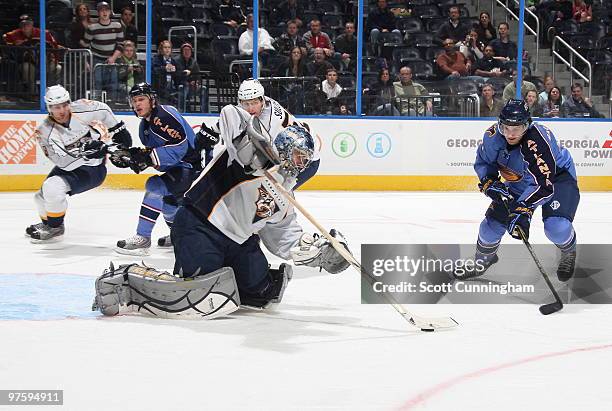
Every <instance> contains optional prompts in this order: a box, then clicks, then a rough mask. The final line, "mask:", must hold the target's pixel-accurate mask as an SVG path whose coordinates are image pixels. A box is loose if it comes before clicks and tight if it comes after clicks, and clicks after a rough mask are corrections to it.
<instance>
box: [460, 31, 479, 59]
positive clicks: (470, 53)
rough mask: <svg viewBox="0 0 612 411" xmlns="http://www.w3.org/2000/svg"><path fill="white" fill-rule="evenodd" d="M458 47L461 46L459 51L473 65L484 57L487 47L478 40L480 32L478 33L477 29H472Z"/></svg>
mask: <svg viewBox="0 0 612 411" xmlns="http://www.w3.org/2000/svg"><path fill="white" fill-rule="evenodd" d="M457 45H458V46H459V51H461V53H463V55H464V56H465V57H466V58H467V59H468V60H470V61H471V62H472V64H473V63H475V62H477V61H478V60H480V59H481V58H483V57H484V48H485V45H484V43H483V42H482V41H480V40H479V39H478V31H476V29H470V31H469V33H468V35H467V36H466V37H465V39H464V40H463V41H462V42H461V43H458V44H457Z"/></svg>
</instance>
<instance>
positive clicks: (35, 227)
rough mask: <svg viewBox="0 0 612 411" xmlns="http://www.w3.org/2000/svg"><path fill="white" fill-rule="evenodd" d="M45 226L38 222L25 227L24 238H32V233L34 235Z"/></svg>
mask: <svg viewBox="0 0 612 411" xmlns="http://www.w3.org/2000/svg"><path fill="white" fill-rule="evenodd" d="M45 225H46V224H45V223H43V222H40V223H38V224H32V225H31V226H29V227H26V229H25V236H26V237H28V238H30V237H32V233H34V232H35V231H38V230H40V229H41V228H42V227H44V226H45Z"/></svg>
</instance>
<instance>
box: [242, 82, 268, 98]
mask: <svg viewBox="0 0 612 411" xmlns="http://www.w3.org/2000/svg"><path fill="white" fill-rule="evenodd" d="M265 95H266V92H265V91H264V88H263V86H262V85H261V83H260V82H259V80H255V79H248V80H244V81H243V82H242V83H241V84H240V88H238V101H239V102H240V101H243V100H253V99H255V98H260V97H261V98H263V97H264V96H265Z"/></svg>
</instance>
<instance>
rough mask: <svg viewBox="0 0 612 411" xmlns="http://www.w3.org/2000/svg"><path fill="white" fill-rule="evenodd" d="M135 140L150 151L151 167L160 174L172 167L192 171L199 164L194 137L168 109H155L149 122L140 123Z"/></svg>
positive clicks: (188, 128) (181, 119)
mask: <svg viewBox="0 0 612 411" xmlns="http://www.w3.org/2000/svg"><path fill="white" fill-rule="evenodd" d="M139 137H140V141H141V142H142V144H143V145H144V146H145V147H150V148H153V151H152V152H151V158H152V159H153V166H154V167H155V168H156V169H158V170H160V171H166V170H167V169H169V168H172V167H176V166H181V167H186V168H192V167H193V165H194V164H198V163H200V153H197V152H196V150H195V133H194V132H193V129H192V128H191V126H190V125H189V123H187V120H185V119H184V118H183V117H182V116H181V115H180V114H179V112H178V111H177V110H176V109H175V108H174V107H172V106H164V105H157V106H156V107H155V108H154V109H153V112H152V113H151V117H150V120H148V121H147V120H146V119H142V121H141V122H140V129H139Z"/></svg>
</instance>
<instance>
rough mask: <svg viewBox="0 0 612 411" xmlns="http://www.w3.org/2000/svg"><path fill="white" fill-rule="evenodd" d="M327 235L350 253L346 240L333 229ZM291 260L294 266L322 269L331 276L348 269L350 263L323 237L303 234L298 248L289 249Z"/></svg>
mask: <svg viewBox="0 0 612 411" xmlns="http://www.w3.org/2000/svg"><path fill="white" fill-rule="evenodd" d="M329 234H331V236H332V237H334V238H336V239H337V240H338V241H339V242H340V243H341V244H342V246H344V248H346V250H347V251H348V252H349V253H350V250H349V249H348V246H347V243H346V239H345V238H344V237H343V236H342V234H341V233H340V232H338V231H336V230H334V229H332V230H330V232H329ZM291 258H292V259H293V262H294V263H295V265H305V266H307V267H317V268H322V269H323V270H325V271H327V272H328V273H331V274H337V273H339V272H342V271H344V270H346V269H347V268H348V266H349V265H350V263H349V262H348V261H346V260H345V259H344V257H342V256H341V255H340V254H339V253H338V252H337V251H336V250H335V249H334V247H333V246H332V245H331V243H330V242H329V241H328V240H327V239H326V238H325V237H319V235H318V234H314V235H312V236H311V235H310V234H303V235H302V238H301V239H300V246H299V247H294V248H292V249H291Z"/></svg>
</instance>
